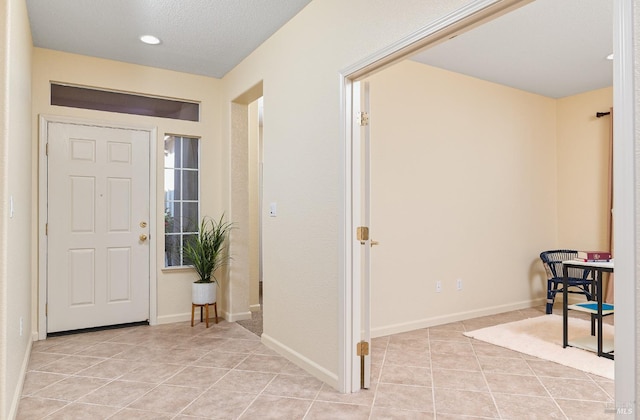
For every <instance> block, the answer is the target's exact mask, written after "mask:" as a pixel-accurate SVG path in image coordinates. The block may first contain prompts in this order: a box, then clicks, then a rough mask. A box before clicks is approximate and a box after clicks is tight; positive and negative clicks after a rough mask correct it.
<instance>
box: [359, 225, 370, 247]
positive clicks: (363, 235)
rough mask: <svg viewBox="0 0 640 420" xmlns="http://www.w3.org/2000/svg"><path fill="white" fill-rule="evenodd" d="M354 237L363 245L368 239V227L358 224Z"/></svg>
mask: <svg viewBox="0 0 640 420" xmlns="http://www.w3.org/2000/svg"><path fill="white" fill-rule="evenodd" d="M356 239H357V240H359V241H360V243H361V244H362V245H364V242H365V241H368V240H369V228H368V227H367V226H358V228H357V229H356Z"/></svg>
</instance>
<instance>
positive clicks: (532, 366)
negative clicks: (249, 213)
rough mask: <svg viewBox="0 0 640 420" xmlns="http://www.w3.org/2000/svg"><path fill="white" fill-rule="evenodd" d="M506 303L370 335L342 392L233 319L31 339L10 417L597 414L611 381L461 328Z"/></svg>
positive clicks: (507, 316) (491, 320)
mask: <svg viewBox="0 0 640 420" xmlns="http://www.w3.org/2000/svg"><path fill="white" fill-rule="evenodd" d="M543 313H544V310H543V308H542V307H541V308H532V309H527V310H520V311H513V312H507V313H504V314H500V315H494V316H489V317H483V318H476V319H471V320H468V321H463V322H456V323H452V324H447V325H442V326H438V327H433V328H428V329H422V330H417V331H412V332H409V333H404V334H397V335H393V336H390V337H383V338H377V339H374V340H373V342H372V387H371V389H370V390H366V391H362V392H359V393H355V394H349V395H344V394H340V393H338V392H336V391H334V390H333V389H331V388H330V387H328V386H327V385H324V384H323V383H322V382H320V381H318V380H317V379H315V378H313V377H311V376H309V375H307V374H306V373H305V372H304V371H303V370H301V369H299V368H298V367H296V366H295V365H293V364H292V363H291V362H289V361H287V360H286V359H284V358H282V357H280V356H278V355H277V354H276V353H274V352H273V351H271V350H269V349H267V348H266V347H265V346H264V345H262V344H261V343H260V340H259V338H258V337H257V336H256V335H254V334H252V333H250V332H249V331H247V330H245V329H244V328H242V327H240V326H239V325H237V324H235V323H228V322H224V321H222V322H221V323H220V324H217V325H212V326H211V327H210V328H209V329H206V328H204V325H203V324H197V325H196V326H195V327H193V328H191V327H190V326H189V324H188V323H178V324H170V325H162V326H155V327H149V326H142V327H131V328H126V329H119V330H107V331H100V332H92V333H84V334H78V335H69V336H64V337H56V338H50V339H47V340H45V341H38V342H36V343H34V346H33V351H32V354H31V360H30V363H29V367H28V372H27V375H26V378H25V384H24V389H23V393H22V399H21V401H20V406H19V410H18V416H17V418H18V419H28V420H33V419H65V420H67V419H91V420H93V419H201V418H214V419H237V418H240V419H332V420H333V419H441V420H449V419H467V420H468V419H486V418H500V419H525V418H531V419H534V418H539V419H565V418H573V419H600V418H607V419H610V418H613V417H614V416H613V414H611V413H608V412H606V410H605V409H606V408H607V406H608V404H610V403H611V402H612V401H613V396H614V383H613V381H611V380H608V379H604V378H601V377H598V376H594V375H590V374H586V373H583V372H581V371H578V370H575V369H571V368H567V367H563V366H560V365H557V364H554V363H552V362H547V361H544V360H541V359H537V358H533V357H530V356H526V355H523V354H521V353H517V352H513V351H510V350H506V349H503V348H501V347H496V346H493V345H490V344H486V343H483V342H480V341H476V340H472V339H468V338H466V337H465V336H463V335H462V332H463V331H471V330H474V329H477V328H482V327H486V326H490V325H495V324H500V323H504V322H510V321H514V320H518V319H524V318H529V317H532V316H539V315H542V314H543Z"/></svg>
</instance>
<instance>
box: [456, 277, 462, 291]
mask: <svg viewBox="0 0 640 420" xmlns="http://www.w3.org/2000/svg"><path fill="white" fill-rule="evenodd" d="M456 289H458V290H462V279H458V280H456Z"/></svg>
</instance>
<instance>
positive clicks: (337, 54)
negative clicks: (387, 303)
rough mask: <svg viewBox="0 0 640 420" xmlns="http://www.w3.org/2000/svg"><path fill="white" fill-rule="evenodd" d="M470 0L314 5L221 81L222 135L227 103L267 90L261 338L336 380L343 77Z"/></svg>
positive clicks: (333, 0) (227, 134)
mask: <svg viewBox="0 0 640 420" xmlns="http://www.w3.org/2000/svg"><path fill="white" fill-rule="evenodd" d="M466 3H468V2H466V1H463V0H460V1H452V0H430V1H423V0H407V1H403V2H392V1H382V2H369V1H365V0H357V1H348V2H344V1H340V0H323V1H314V2H311V3H310V4H309V5H308V6H307V7H306V8H305V9H303V10H302V11H301V12H300V13H299V14H298V15H297V16H295V17H294V18H293V19H292V20H290V21H289V22H288V23H287V24H286V25H285V26H284V27H283V28H282V29H280V30H279V31H278V32H277V33H276V34H275V35H274V36H272V37H271V38H270V39H269V40H267V41H266V42H265V43H264V44H262V45H261V46H260V47H259V48H258V49H257V50H256V51H254V52H253V53H252V54H251V55H250V56H249V57H248V58H247V59H245V60H244V61H243V62H242V63H241V64H240V65H239V66H237V67H236V68H235V69H234V70H232V71H231V72H230V73H229V74H227V75H226V76H225V77H224V79H223V83H224V88H225V93H224V97H223V109H224V110H225V116H223V124H225V125H224V126H223V136H224V138H225V139H231V138H232V129H231V126H230V124H229V121H230V118H229V117H228V115H229V113H230V106H229V105H228V104H229V103H230V102H231V101H233V100H234V99H235V98H236V97H238V96H239V95H241V94H243V93H244V92H245V91H247V90H249V89H250V88H251V87H252V86H254V85H256V84H257V83H259V82H261V81H262V83H263V89H264V90H263V93H264V109H265V119H264V203H270V202H277V204H278V216H277V217H264V218H263V220H264V223H263V252H264V265H263V269H264V272H263V276H264V282H265V285H266V286H265V287H266V288H267V290H266V291H265V294H264V334H263V336H262V340H263V342H265V343H267V345H269V346H270V347H272V348H275V349H276V350H277V351H279V352H280V353H283V354H286V355H287V356H288V357H289V358H291V359H292V360H295V361H296V362H297V363H298V364H300V365H304V366H305V367H306V368H308V369H309V370H311V371H313V372H314V373H315V374H316V375H317V376H319V377H321V378H323V379H324V380H326V381H328V382H329V383H331V384H332V385H335V386H338V384H337V381H338V375H339V369H340V367H339V360H340V358H339V352H340V348H339V340H340V329H339V323H338V320H339V318H338V314H339V311H340V310H341V308H342V306H341V302H340V299H341V295H340V287H341V282H342V281H343V280H344V272H343V269H344V261H343V257H342V256H343V255H344V252H343V249H342V248H343V243H344V242H343V241H344V239H343V238H344V236H343V232H342V229H343V228H344V224H343V221H344V218H345V215H344V213H343V212H344V208H345V202H344V189H345V178H344V168H345V162H344V158H343V150H344V139H343V137H342V135H341V126H340V115H341V114H340V112H341V111H340V110H341V102H340V85H339V73H340V71H341V70H342V69H345V68H346V67H348V66H351V65H353V64H354V63H356V62H358V61H359V60H361V59H362V58H364V57H367V56H368V55H370V54H373V53H374V52H377V51H379V50H380V49H382V48H384V47H386V46H388V45H390V44H391V43H393V42H395V41H396V40H398V39H400V38H402V37H403V36H406V35H408V34H410V33H412V32H414V31H416V30H417V29H418V28H421V27H422V26H424V25H426V24H428V23H429V22H432V21H434V20H435V19H437V18H439V17H441V16H443V15H445V14H447V13H448V12H450V11H453V10H455V9H456V8H458V7H460V6H462V5H463V4H466ZM229 147H231V146H229ZM230 165H231V167H233V165H234V162H231V163H230ZM229 194H230V195H231V194H233V191H229ZM236 211H238V209H232V212H233V214H236ZM266 211H267V209H265V208H263V209H262V215H263V216H265V215H266V214H267V213H266Z"/></svg>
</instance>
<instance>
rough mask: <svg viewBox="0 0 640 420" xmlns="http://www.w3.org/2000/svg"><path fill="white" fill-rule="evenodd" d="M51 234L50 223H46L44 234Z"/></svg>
mask: <svg viewBox="0 0 640 420" xmlns="http://www.w3.org/2000/svg"><path fill="white" fill-rule="evenodd" d="M48 234H49V223H45V224H44V235H45V236H47V235H48Z"/></svg>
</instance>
